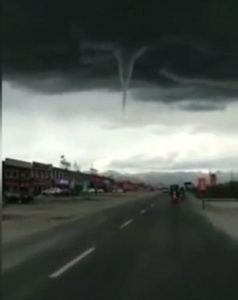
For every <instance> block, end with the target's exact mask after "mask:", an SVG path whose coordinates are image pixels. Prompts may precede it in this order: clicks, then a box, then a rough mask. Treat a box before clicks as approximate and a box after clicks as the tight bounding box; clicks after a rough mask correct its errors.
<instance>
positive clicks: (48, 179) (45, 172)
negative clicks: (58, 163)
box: [31, 162, 54, 195]
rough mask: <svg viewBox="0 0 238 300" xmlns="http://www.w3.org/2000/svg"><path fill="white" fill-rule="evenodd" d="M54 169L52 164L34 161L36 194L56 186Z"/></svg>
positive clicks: (33, 183)
mask: <svg viewBox="0 0 238 300" xmlns="http://www.w3.org/2000/svg"><path fill="white" fill-rule="evenodd" d="M52 169H53V166H52V165H51V164H44V163H40V162H33V163H32V169H31V178H32V185H33V190H34V194H35V195H38V194H40V193H41V192H42V191H43V190H46V189H49V188H51V187H52V186H54V182H53V178H52Z"/></svg>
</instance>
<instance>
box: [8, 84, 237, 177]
mask: <svg viewBox="0 0 238 300" xmlns="http://www.w3.org/2000/svg"><path fill="white" fill-rule="evenodd" d="M196 90H197V88H196ZM175 91H176V90H174V89H172V88H167V89H164V88H157V91H156V95H157V96H156V100H157V101H155V99H154V97H152V96H151V98H150V96H147V97H146V100H145V99H143V97H142V94H141V92H140V90H139V89H137V90H136V89H131V90H130V93H129V96H128V101H127V107H126V111H125V112H124V114H123V113H122V111H121V93H120V92H119V91H116V90H115V91H108V90H106V89H94V90H88V91H73V92H68V93H59V94H47V93H44V94H42V93H40V92H36V91H35V90H31V89H26V87H23V86H20V85H16V84H13V83H10V82H6V81H5V82H3V158H5V157H12V158H17V159H23V160H27V161H32V160H34V161H41V162H46V163H53V164H55V165H58V164H59V160H60V156H61V155H62V154H64V155H65V156H66V158H67V159H68V160H69V161H70V162H72V163H73V162H77V163H78V164H79V165H80V167H81V169H83V170H85V169H89V168H90V167H91V166H92V165H93V166H94V167H95V168H97V169H98V170H100V171H105V170H109V169H110V170H112V169H113V170H117V171H121V172H132V173H134V172H147V171H162V170H163V171H164V170H170V171H171V170H207V169H210V170H235V169H236V170H237V168H238V167H237V166H238V138H237V136H238V121H237V115H238V101H236V100H237V98H235V97H232V96H231V98H230V99H228V100H229V101H227V98H226V97H225V96H221V97H220V100H219V101H216V102H214V101H212V100H211V99H208V101H204V98H201V99H199V95H200V94H199V93H197V95H198V96H197V97H195V98H196V99H193V100H192V101H190V100H189V96H188V95H187V94H186V93H187V92H186V91H188V94H190V95H192V93H191V87H189V88H188V87H181V89H180V90H179V91H178V90H177V92H176V93H177V94H178V93H179V95H180V97H179V101H178V99H176V100H175V101H169V102H168V101H167V102H166V95H168V94H170V95H173V94H174V92H175ZM138 95H140V96H138Z"/></svg>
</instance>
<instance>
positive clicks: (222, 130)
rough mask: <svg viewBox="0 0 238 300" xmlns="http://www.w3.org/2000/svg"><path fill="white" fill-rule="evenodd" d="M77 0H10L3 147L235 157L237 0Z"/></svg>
mask: <svg viewBox="0 0 238 300" xmlns="http://www.w3.org/2000/svg"><path fill="white" fill-rule="evenodd" d="M80 2H81V1H73V0H70V1H67V3H66V1H55V0H51V1H38V2H37V3H35V2H34V5H33V2H32V1H29V0H24V1H23V0H22V1H20V2H19V1H16V0H11V1H8V2H6V3H5V13H4V19H3V42H4V48H3V98H2V99H3V157H14V158H19V159H23V160H38V161H42V162H47V163H54V164H55V165H57V164H58V163H59V159H60V156H61V155H62V154H64V155H65V156H66V157H67V159H68V160H69V161H71V162H72V163H73V162H77V163H78V164H79V165H80V166H81V168H82V169H89V168H90V167H91V166H92V165H93V166H94V167H95V168H97V169H99V170H102V171H104V170H108V169H114V170H118V171H122V172H146V171H162V170H163V171H164V170H168V171H173V170H174V171H176V170H229V171H230V170H232V169H233V170H234V169H235V168H237V167H235V166H237V165H238V154H237V153H238V138H237V134H238V121H237V115H238V55H237V53H238V39H237V28H238V20H237V3H236V1H220V2H219V3H216V1H214V0H209V1H186V0H185V1H176V2H174V1H168V0H167V1H149V2H150V3H151V5H148V1H140V2H135V3H134V4H129V3H128V2H129V1H119V2H117V4H115V3H114V4H113V3H112V2H113V1H108V0H103V1H98V2H97V3H95V1H87V3H82V4H80ZM102 2H103V5H102ZM102 7H103V9H102ZM139 52H140V55H139V56H138V57H137V58H136V59H135V57H136V54H138V53H139ZM118 53H119V56H120V59H119V60H118V59H117V54H118ZM120 70H121V71H122V72H121V73H120ZM123 76H124V77H123ZM121 77H122V78H121ZM127 80H128V82H127ZM124 83H125V85H126V83H128V86H129V88H128V90H127V94H126V101H125V108H124V111H123V110H122V105H123V103H122V94H123V93H122V91H123V88H124Z"/></svg>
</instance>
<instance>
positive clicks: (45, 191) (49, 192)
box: [41, 187, 62, 196]
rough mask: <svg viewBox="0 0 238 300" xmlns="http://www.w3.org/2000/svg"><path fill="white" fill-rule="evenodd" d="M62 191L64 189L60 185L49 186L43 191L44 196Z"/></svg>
mask: <svg viewBox="0 0 238 300" xmlns="http://www.w3.org/2000/svg"><path fill="white" fill-rule="evenodd" d="M61 193H62V190H61V189H60V188H58V187H53V188H49V189H47V190H44V191H42V192H41V194H42V195H44V196H53V195H59V194H61Z"/></svg>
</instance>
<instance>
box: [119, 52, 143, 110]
mask: <svg viewBox="0 0 238 300" xmlns="http://www.w3.org/2000/svg"><path fill="white" fill-rule="evenodd" d="M145 50H146V48H145V47H142V48H140V49H137V50H136V51H134V52H133V53H130V54H128V53H127V52H126V51H125V50H122V49H117V50H116V51H115V57H116V59H117V63H118V73H119V79H120V82H121V89H122V111H123V112H124V111H125V107H126V100H127V91H128V88H129V85H130V81H131V77H132V74H133V69H134V65H135V61H136V60H137V59H138V58H139V57H141V56H142V55H143V54H144V52H145Z"/></svg>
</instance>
